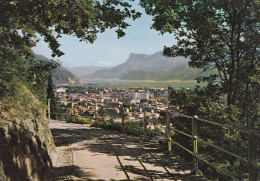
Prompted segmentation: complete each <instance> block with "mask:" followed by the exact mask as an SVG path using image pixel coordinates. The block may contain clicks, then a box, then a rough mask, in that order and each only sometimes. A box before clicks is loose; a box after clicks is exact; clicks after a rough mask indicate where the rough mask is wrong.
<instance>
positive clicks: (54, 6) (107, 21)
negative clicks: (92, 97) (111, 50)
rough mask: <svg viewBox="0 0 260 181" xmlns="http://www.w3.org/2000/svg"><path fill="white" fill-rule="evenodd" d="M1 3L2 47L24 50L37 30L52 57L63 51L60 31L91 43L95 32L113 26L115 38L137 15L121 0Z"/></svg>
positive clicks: (6, 0) (5, 0)
mask: <svg viewBox="0 0 260 181" xmlns="http://www.w3.org/2000/svg"><path fill="white" fill-rule="evenodd" d="M131 1H132V0H131ZM0 4H1V6H0V39H1V42H0V46H1V50H2V49H3V48H5V47H9V48H12V49H15V50H22V49H23V50H26V47H27V48H30V47H32V46H34V45H35V43H36V41H37V38H36V36H35V35H36V33H38V34H40V35H41V36H43V37H44V40H45V41H46V42H47V43H48V44H49V47H50V48H51V50H52V51H53V56H55V55H57V56H61V55H62V54H63V53H62V52H61V51H60V50H59V43H58V42H57V38H59V37H60V36H61V35H62V34H67V35H73V36H76V37H78V38H79V39H80V41H87V42H90V43H92V42H93V41H94V40H95V39H96V37H97V34H98V33H102V32H104V31H105V29H107V28H116V32H117V35H118V37H122V36H124V32H123V30H124V29H125V28H127V26H129V24H128V23H126V22H125V20H126V19H127V18H132V19H136V18H138V17H140V13H139V12H136V11H135V10H133V9H132V8H131V5H130V4H129V3H128V2H127V1H122V0H104V1H103V3H102V2H101V1H98V0H0ZM1 53H3V51H1ZM0 55H3V54H0Z"/></svg>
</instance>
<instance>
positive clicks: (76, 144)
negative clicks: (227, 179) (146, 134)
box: [49, 120, 207, 181]
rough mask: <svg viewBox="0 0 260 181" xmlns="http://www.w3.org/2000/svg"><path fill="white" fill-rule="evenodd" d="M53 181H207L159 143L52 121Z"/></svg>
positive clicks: (81, 125) (87, 126)
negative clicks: (53, 146)
mask: <svg viewBox="0 0 260 181" xmlns="http://www.w3.org/2000/svg"><path fill="white" fill-rule="evenodd" d="M49 126H50V128H51V131H52V134H53V139H54V143H55V146H56V154H54V156H53V158H52V159H53V170H52V179H53V180H55V181H56V180H80V181H84V180H89V181H94V180H97V181H107V180H108V181H109V180H111V181H124V180H158V181H161V180H165V181H167V180H195V181H196V180H198V181H199V180H207V179H205V178H204V177H203V176H196V175H194V174H192V164H191V163H187V162H185V161H184V160H182V159H181V158H180V157H179V156H176V155H175V154H174V153H169V152H168V151H167V147H165V146H163V145H161V144H159V143H158V142H154V141H153V142H152V141H144V140H143V139H142V138H140V137H136V136H132V135H127V134H122V133H119V132H117V131H111V130H105V129H100V128H94V127H90V125H87V124H74V123H66V122H64V121H56V120H50V123H49Z"/></svg>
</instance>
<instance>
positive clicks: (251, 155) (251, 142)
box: [248, 132, 257, 181]
mask: <svg viewBox="0 0 260 181" xmlns="http://www.w3.org/2000/svg"><path fill="white" fill-rule="evenodd" d="M256 147H257V145H256V137H255V136H254V133H253V132H251V133H250V134H249V136H248V172H249V181H256V180H257V171H256V169H255V168H254V165H255V163H256V154H257V153H256V152H257V149H256Z"/></svg>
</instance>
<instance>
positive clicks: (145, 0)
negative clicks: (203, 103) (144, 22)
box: [140, 0, 260, 110]
mask: <svg viewBox="0 0 260 181" xmlns="http://www.w3.org/2000/svg"><path fill="white" fill-rule="evenodd" d="M140 4H141V6H142V7H143V8H144V9H145V11H146V13H147V14H149V15H151V16H153V21H154V23H153V25H152V28H153V29H155V30H157V31H159V32H160V33H161V34H164V33H174V35H175V37H176V39H177V44H176V45H173V46H172V47H165V48H164V55H166V56H170V57H172V56H185V57H189V58H190V62H189V65H190V66H191V67H194V68H203V69H205V70H211V69H214V68H217V70H218V74H217V75H218V76H217V77H216V78H218V79H219V82H218V83H219V85H220V86H221V87H222V92H223V93H224V94H227V95H228V104H229V105H230V104H236V105H239V104H240V105H241V104H244V102H254V99H257V100H258V102H259V94H258V96H256V95H255V91H256V89H257V88H258V90H259V84H258V85H256V84H253V83H252V81H251V77H256V75H257V74H258V73H259V72H258V71H257V67H259V58H260V56H259V45H260V41H259V38H260V37H259V36H260V35H259V31H258V29H259V21H260V19H259V17H260V14H259V13H260V12H259V8H260V4H259V3H258V1H257V0H240V1H222V0H216V1H212V0H185V1H169V0H163V1H153V0H141V2H140ZM203 80H204V81H209V82H211V81H212V79H211V78H209V79H203ZM248 95H249V96H248ZM241 106H242V105H241ZM244 106H245V105H244ZM248 106H251V107H252V106H254V107H255V105H253V104H249V105H248ZM248 110H249V108H248Z"/></svg>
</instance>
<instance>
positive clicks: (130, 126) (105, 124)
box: [91, 120, 159, 138]
mask: <svg viewBox="0 0 260 181" xmlns="http://www.w3.org/2000/svg"><path fill="white" fill-rule="evenodd" d="M91 126H93V127H98V128H104V129H109V130H115V131H122V124H118V123H114V122H112V121H104V120H101V121H95V122H93V123H92V124H91ZM123 132H124V133H127V134H131V135H135V136H143V134H144V130H143V122H142V121H140V122H126V123H125V124H124V130H123ZM155 134H159V132H158V130H155V131H154V130H151V129H147V137H148V138H153V137H154V135H155Z"/></svg>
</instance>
